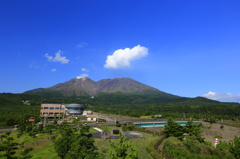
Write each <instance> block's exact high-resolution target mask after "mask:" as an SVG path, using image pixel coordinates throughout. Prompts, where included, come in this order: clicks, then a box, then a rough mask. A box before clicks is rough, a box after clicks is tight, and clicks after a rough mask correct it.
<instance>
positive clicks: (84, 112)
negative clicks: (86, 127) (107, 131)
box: [82, 110, 93, 115]
mask: <svg viewBox="0 0 240 159" xmlns="http://www.w3.org/2000/svg"><path fill="white" fill-rule="evenodd" d="M82 115H93V111H92V110H84V111H83V114H82Z"/></svg>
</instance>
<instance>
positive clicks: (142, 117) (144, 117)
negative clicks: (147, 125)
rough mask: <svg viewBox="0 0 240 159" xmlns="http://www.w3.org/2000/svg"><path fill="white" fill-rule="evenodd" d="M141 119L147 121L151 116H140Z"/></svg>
mask: <svg viewBox="0 0 240 159" xmlns="http://www.w3.org/2000/svg"><path fill="white" fill-rule="evenodd" d="M140 118H141V119H149V118H152V115H148V116H140Z"/></svg>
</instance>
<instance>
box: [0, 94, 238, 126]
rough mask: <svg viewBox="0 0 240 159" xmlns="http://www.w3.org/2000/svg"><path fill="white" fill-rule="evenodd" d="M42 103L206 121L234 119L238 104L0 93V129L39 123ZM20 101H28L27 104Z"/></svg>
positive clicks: (135, 96)
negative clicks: (22, 122)
mask: <svg viewBox="0 0 240 159" xmlns="http://www.w3.org/2000/svg"><path fill="white" fill-rule="evenodd" d="M44 100H54V101H55V100H58V101H62V102H63V103H80V104H86V105H87V106H88V107H87V109H88V110H89V109H91V110H93V111H96V112H102V113H107V114H118V115H124V116H132V117H140V116H147V115H162V117H163V118H169V117H172V118H180V119H182V118H190V117H191V118H194V119H203V120H206V121H216V120H221V119H224V120H238V117H239V115H240V104H239V103H223V102H218V101H214V100H210V99H207V98H203V97H196V98H185V97H178V96H167V95H166V96H160V95H138V94H125V93H121V92H118V93H99V94H98V95H96V96H94V98H91V97H90V96H81V97H62V96H58V94H56V93H47V94H11V93H1V94H0V127H7V126H13V125H15V124H18V122H19V121H20V120H26V119H28V118H29V117H30V116H34V117H36V119H37V120H36V122H37V121H40V120H41V119H40V118H39V110H40V105H41V102H42V101H44ZM23 101H29V103H30V104H29V105H27V104H24V103H23Z"/></svg>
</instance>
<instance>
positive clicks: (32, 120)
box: [27, 117, 35, 122]
mask: <svg viewBox="0 0 240 159" xmlns="http://www.w3.org/2000/svg"><path fill="white" fill-rule="evenodd" d="M27 121H31V122H34V121H35V118H34V117H30V118H29V119H27Z"/></svg>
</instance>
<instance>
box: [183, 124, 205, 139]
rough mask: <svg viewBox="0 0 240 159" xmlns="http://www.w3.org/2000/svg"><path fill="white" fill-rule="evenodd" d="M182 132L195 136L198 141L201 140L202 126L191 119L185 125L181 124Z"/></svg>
mask: <svg viewBox="0 0 240 159" xmlns="http://www.w3.org/2000/svg"><path fill="white" fill-rule="evenodd" d="M182 128H183V133H187V134H188V135H189V136H195V137H196V139H197V140H198V141H199V142H203V141H204V138H203V137H202V134H201V133H202V131H203V130H202V127H201V125H200V124H199V123H193V121H192V120H188V122H187V123H186V126H183V127H182Z"/></svg>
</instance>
